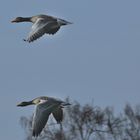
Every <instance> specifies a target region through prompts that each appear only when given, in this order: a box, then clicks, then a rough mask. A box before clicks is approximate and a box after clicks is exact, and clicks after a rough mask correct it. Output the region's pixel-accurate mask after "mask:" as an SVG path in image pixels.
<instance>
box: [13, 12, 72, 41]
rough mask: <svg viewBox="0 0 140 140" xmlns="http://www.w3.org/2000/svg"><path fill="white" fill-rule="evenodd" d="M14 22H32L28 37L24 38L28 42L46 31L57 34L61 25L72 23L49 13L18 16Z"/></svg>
mask: <svg viewBox="0 0 140 140" xmlns="http://www.w3.org/2000/svg"><path fill="white" fill-rule="evenodd" d="M11 22H12V23H20V22H32V23H33V25H32V28H31V31H30V33H29V35H28V37H27V39H23V40H24V41H27V42H29V43H30V42H33V41H34V40H36V39H38V38H40V37H41V36H43V35H44V34H45V33H46V34H52V35H53V34H55V33H56V32H57V31H58V30H59V29H60V27H61V26H64V25H68V24H72V23H71V22H68V21H66V20H63V19H60V18H56V17H53V16H49V15H36V16H32V17H16V18H15V19H13V20H12V21H11Z"/></svg>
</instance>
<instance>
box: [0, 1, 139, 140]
mask: <svg viewBox="0 0 140 140" xmlns="http://www.w3.org/2000/svg"><path fill="white" fill-rule="evenodd" d="M139 6H140V1H139V0H133V1H132V0H116V1H114V0H69V1H68V0H59V1H58V0H22V1H19V0H11V1H9V0H2V1H1V2H0V17H1V20H0V25H1V30H0V34H1V41H0V111H1V112H0V114H1V117H0V118H1V119H0V124H1V125H0V130H1V132H0V133H1V134H0V139H4V140H7V139H13V140H14V139H19V140H20V139H21V140H23V139H24V131H23V129H21V126H20V125H19V118H20V116H23V115H24V116H30V115H31V114H32V112H33V107H29V108H28V107H27V108H17V107H16V104H17V103H18V102H20V101H22V100H30V99H33V98H35V97H38V96H41V95H48V96H54V97H59V98H61V99H65V97H67V96H69V97H70V98H71V99H72V100H77V101H79V102H80V103H82V104H84V103H88V102H91V101H92V100H94V103H95V104H96V105H99V106H101V107H106V106H108V105H109V106H114V108H115V109H116V110H118V111H120V110H121V109H122V108H123V107H124V104H125V103H127V102H129V103H131V104H132V105H136V104H138V103H139V100H140V74H139V73H140V8H139ZM36 14H49V15H54V16H56V17H60V18H64V19H66V20H68V21H70V22H73V23H74V24H73V25H69V26H67V27H66V26H65V27H63V28H61V30H60V31H59V32H58V33H57V34H56V35H54V36H47V35H45V36H43V37H42V38H41V39H39V40H37V41H35V42H34V43H31V44H28V43H26V42H23V41H22V39H23V38H25V37H26V36H27V34H28V32H29V29H30V27H31V24H30V23H21V24H11V23H10V20H12V19H13V18H15V17H17V16H32V15H36Z"/></svg>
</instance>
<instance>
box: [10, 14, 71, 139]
mask: <svg viewBox="0 0 140 140" xmlns="http://www.w3.org/2000/svg"><path fill="white" fill-rule="evenodd" d="M11 22H12V23H19V22H32V23H33V25H32V28H31V31H30V33H29V36H28V37H27V39H24V41H27V42H29V43H30V42H33V41H34V40H36V39H38V38H40V37H41V36H43V35H44V34H52V35H53V34H55V33H56V32H57V31H58V30H59V29H60V27H61V26H63V25H68V24H72V23H71V22H68V21H66V20H63V19H60V18H55V17H52V16H48V15H37V16H32V17H17V18H15V19H14V20H12V21H11ZM27 105H36V110H35V113H34V116H33V121H32V129H33V130H32V135H33V136H35V137H37V136H38V135H39V134H40V133H41V131H42V129H43V128H44V127H45V125H46V123H47V121H48V118H49V116H50V114H52V115H53V117H54V118H55V120H56V121H57V123H61V122H62V119H63V110H62V108H63V107H64V106H67V105H70V104H69V103H66V102H64V101H61V100H58V99H55V98H51V97H45V96H43V97H38V98H36V99H34V100H32V101H29V102H21V103H20V104H18V105H17V106H21V107H23V106H27Z"/></svg>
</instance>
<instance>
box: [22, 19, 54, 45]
mask: <svg viewBox="0 0 140 140" xmlns="http://www.w3.org/2000/svg"><path fill="white" fill-rule="evenodd" d="M54 25H56V21H55V20H54V21H47V19H45V18H38V19H37V21H36V22H35V23H34V24H33V25H32V28H31V31H30V33H29V35H28V38H27V39H26V40H24V41H27V42H29V43H30V42H33V41H34V40H36V39H38V38H40V37H41V36H43V35H44V34H45V33H47V32H50V30H51V27H52V26H54Z"/></svg>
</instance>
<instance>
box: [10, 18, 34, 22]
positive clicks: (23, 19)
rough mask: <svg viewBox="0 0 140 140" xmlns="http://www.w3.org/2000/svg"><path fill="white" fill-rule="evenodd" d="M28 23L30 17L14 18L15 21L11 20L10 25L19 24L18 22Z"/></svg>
mask: <svg viewBox="0 0 140 140" xmlns="http://www.w3.org/2000/svg"><path fill="white" fill-rule="evenodd" d="M25 21H26V22H30V21H31V18H30V17H26V18H24V17H16V18H15V19H13V20H12V21H11V22H12V23H19V22H25Z"/></svg>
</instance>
